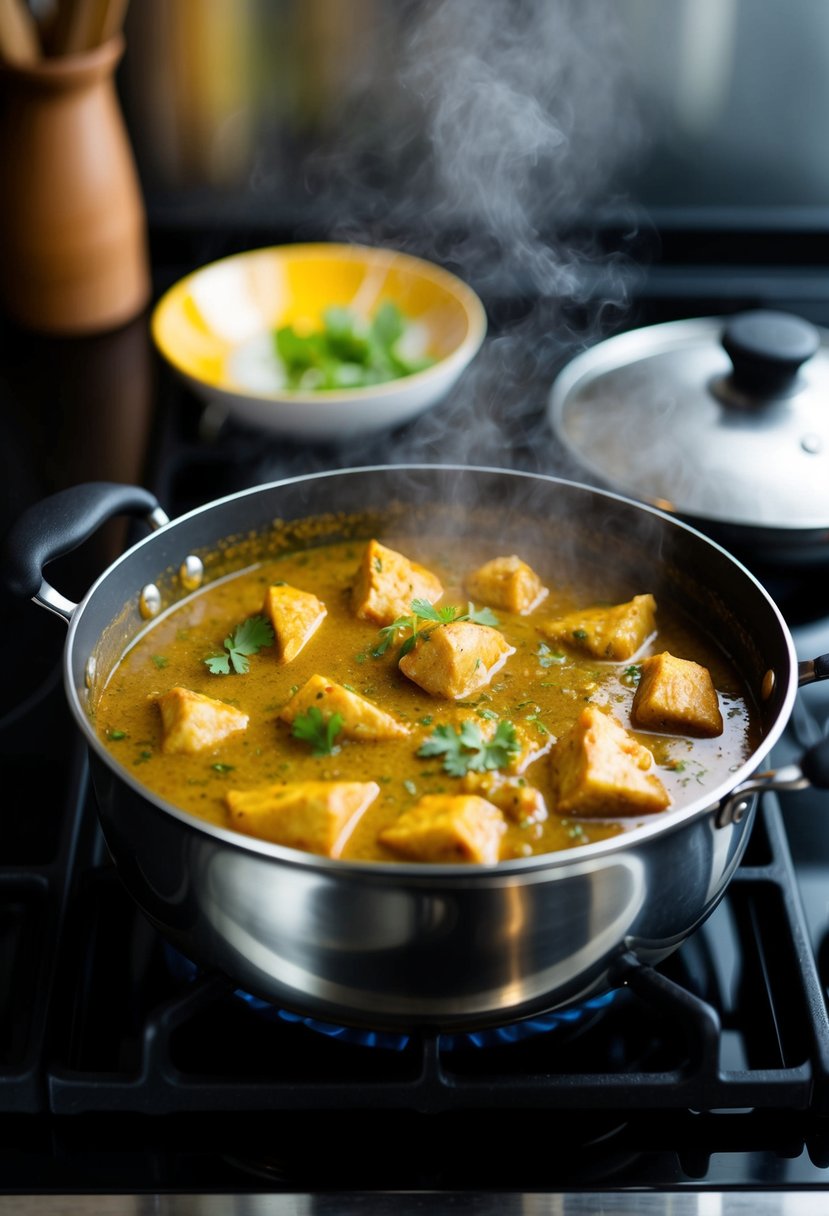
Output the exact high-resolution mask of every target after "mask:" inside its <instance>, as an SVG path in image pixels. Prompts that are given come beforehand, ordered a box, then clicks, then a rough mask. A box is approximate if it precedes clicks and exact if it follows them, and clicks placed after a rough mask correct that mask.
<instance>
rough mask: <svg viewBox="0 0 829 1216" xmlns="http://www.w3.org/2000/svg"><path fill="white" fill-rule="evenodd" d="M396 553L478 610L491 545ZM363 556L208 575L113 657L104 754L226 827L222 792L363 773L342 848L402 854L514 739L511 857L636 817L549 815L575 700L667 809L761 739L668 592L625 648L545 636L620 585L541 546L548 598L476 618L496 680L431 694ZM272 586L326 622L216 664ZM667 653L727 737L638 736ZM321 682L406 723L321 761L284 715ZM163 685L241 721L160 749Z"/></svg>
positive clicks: (710, 646)
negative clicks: (651, 783) (638, 762)
mask: <svg viewBox="0 0 829 1216" xmlns="http://www.w3.org/2000/svg"><path fill="white" fill-rule="evenodd" d="M383 543H384V544H385V545H389V546H393V545H394V544H395V541H394V539H393V538H391V539H388V538H384V541H383ZM398 547H399V549H400V550H401V551H403V552H405V554H406V556H407V557H408V558H411V559H412V560H415V561H417V562H418V563H422V565H423V567H424V568H426V569H427V570H428V571H430V572H431V573H432V574H433V575H434V576H435V578H436V579H437V580H439V583H440V585H441V586H442V589H443V592H442V595H441V596H440V598H439V599H438V600H437V601H436V604H437V608H439V609H445V611H444V618H446V619H451V616H452V615H453V613H452V609H453V608H454V615H455V617H462V616H468V615H469V613H470V612H473V613H474V611H475V609H476V608H478V607H483V605H480V604H479V603H472V602H470V595H469V588H470V586H474V585H475V584H474V579H473V575H474V573H475V571H476V570H477V569H478V568H479V567H480V566H481V565H482V564H485V563H487V562H490V561H491V560H492V559H494V558H496V557H498V556H499V554H498V552H497V551H493V549H492V547H491V546H490V545H488V544H487V543H486V541H485V540H483V541H481V543H480V544H479V545H478V546H477V548H476V546H474V545H469V544H467V543H465V544H464V547H463V550H462V552H460V553H459V552H457V550H456V549H452V551H448V550H447V546H446V542H445V541H441V540H440V539H432V540H430V539H429V538H426V537H422V538H418V541H417V543H416V544H415V543H413V542H412V540H411V539H408V538H407V539H406V540H405V541H403V540H401V541H400V542H399V545H398ZM364 555H365V543H363V542H360V541H353V540H350V541H343V542H338V543H334V544H327V545H322V546H320V547H317V548H311V549H307V550H305V551H302V552H292V553H285V554H283V555H280V556H278V557H275V558H268V559H267V560H265V561H263V562H261V563H260V564H257V565H253V566H251V567H249V568H246V569H244V570H242V571H239V572H236V573H233V574H231V575H227V576H225V577H223V578H220V579H218V580H216V581H215V582H213V583H210V584H209V585H207V586H205V587H204V588H202V589H201V590H199V591H198V592H195V593H194V594H192V595H190V596H189V597H188V598H187V599H185V600H183V601H182V602H181V603H179V604H178V605H176V606H175V607H173V608H172V609H170V610H169V611H168V612H167V613H166V614H165V615H164V616H163V617H161V618H160V619H159V620H157V621H156V622H154V623H153V625H152V626H151V627H150V628H149V629H148V630H147V631H146V632H145V633H144V635H143V636H142V637H140V638H139V639H138V640H137V641H136V642H135V643H134V644H133V645H132V647H131V648H130V650H129V651H128V652H127V653H126V654H125V655H124V656H123V658H122V659H121V661H120V662H119V663H118V664H117V666H116V667H115V669H114V671H113V673H112V675H111V676H110V678H109V680H108V683H107V686H106V688H105V689H104V690H103V692H102V694H101V696H100V699H99V701H98V704H97V707H96V711H95V725H96V730H97V732H98V734H99V736H100V738H101V739H102V741H103V742H104V743H105V745H106V747H107V748H108V750H109V751H110V753H111V754H112V756H113V757H114V759H115V760H117V761H118V762H119V763H120V764H121V765H123V767H124V768H125V769H126V770H127V771H128V772H130V773H131V774H132V775H133V776H134V777H135V779H136V780H138V781H140V782H141V783H142V784H144V785H145V786H146V787H147V789H148V790H150V791H152V792H153V793H154V794H156V795H158V796H159V797H160V798H162V799H165V800H167V801H168V802H170V803H172V804H174V805H176V806H177V807H180V808H182V809H183V810H185V811H188V812H190V813H192V814H193V815H195V816H198V817H199V818H201V819H204V820H207V821H208V822H210V823H213V824H218V825H221V826H222V827H229V826H231V825H232V822H233V821H232V819H231V817H230V811H229V800H228V795H229V793H230V792H231V791H234V792H236V793H239V792H241V793H242V794H244V792H245V791H251V790H256V789H258V788H259V787H263V786H267V785H276V786H283V785H284V786H286V787H288V786H290V787H293V786H295V784H296V783H302V782H309V783H310V782H313V783H317V788H318V783H320V782H324V783H327V782H349V783H355V782H359V783H374V784H375V785H376V786H377V787H378V792H376V794H373V795H372V797H371V799H369V804H368V805H367V807H366V808H365V809H362V810H361V813H360V814H359V817H358V818H357V819H356V822H355V824H354V826H353V827H352V828H351V829H350V831H349V833H348V835H347V838H346V839H345V842H344V844H343V846H342V849H341V850H340V851H338V855H340V856H342V857H343V858H346V859H359V860H383V861H401V860H409V859H410V858H409V857H406V856H405V855H404V854H401V852H400V851H399V850H398V849H396V848H393V847H390V846H389V845H388V844H384V843H383V842H382V840H381V836H382V835H383V833H384V831H385V832H387V838H388V839H393V838H394V832H393V831H389V829H394V827H395V825H396V824H398V823H399V821H400V820H401V816H404V815H407V814H408V813H409V812H411V811H412V810H413V808H414V807H416V806H417V805H418V804H420V803H421V802H422V800H423V799H424V798H429V797H433V796H438V795H460V794H463V793H467V794H468V793H469V792H470V791H471V790H473V789H474V791H475V793H476V796H478V797H481V798H483V799H484V800H487V791H488V789H492V788H494V785H493V782H495V783H496V784H497V779H498V778H499V777H500V776H501V775H502V774H501V773H500V771H499V770H500V769H501V768H502V767H503V768H506V766H505V765H502V764H501V763H499V759H500V756H499V753H498V751H497V746H496V741H497V739H498V738H501V739H502V740H503V739H506V738H510V739H512V740H516V739H518V740H520V742H521V747H522V754H523V755H524V757H525V763H524V764H523V765H522V767H521V768H520V771H518V772H517V773H516V772H515V771H514V770H513V776H512V777H511V778H510V788H511V790H512V791H513V793H514V794H515V801H516V807H517V811H516V813H514V814H505V815H504V816H503V821H504V823H503V831H502V834H501V836H500V838H499V849H498V857H499V858H501V859H506V858H511V857H524V856H530V855H532V854H543V853H549V852H552V851H555V850H559V849H566V848H568V847H572V846H573V845H576V844H583V843H586V842H588V841H593V840H600V839H604V838H606V837H609V836H613V835H616V834H618V833H620V832H622V831H624V830H625V828H626V827H628V826H630V825H631V824H632V823H635V822H640V821H641V820H642V818H643V817H642V816H639V817H638V818H636V817H635V816H634V817H633V818H625V819H618V820H616V821H612V820H608V819H604V818H602V817H601V816H597V815H596V814H590V815H589V816H580V815H574V814H572V813H571V814H570V815H560V814H558V813H557V811H556V805H557V794H556V785H555V781H554V780H553V771H554V770H553V759H552V757H553V756H554V755H555V746H556V743H557V741H558V740H559V739H561V738H562V737H563V736H565V735H567V732H568V731H571V729H572V728H573V725H574V723H575V722H576V721H577V719H579V715H580V714H581V713H582V711H583V710H584V709H585V707H586V706H594V707H597V708H598V709H600V710H602V711H606V712H609V713H611V714H612V715H613V717H614V719H615V720H616V721H617V722H618V723H619V724H620V725H621V726H622V727H623V728H624V729H625V730H626V731H628V732H629V733H630V736H631V738H632V739H633V740H635V742H636V743H637V744H641V745H643V746H644V748H647V750H648V752H649V753H650V755H652V757H653V773H654V774H655V775H656V776H658V779H659V781H660V782H661V783H662V785H663V786H664V788H665V790H666V791H667V801H668V803H669V804H670V806H672V807H675V806H680V805H682V804H683V802H686V803H687V802H690V801H692V800H694V799H696V798H697V797H698V796H699V794H700V793H701V792H702V790H703V788H704V787H706V786H707V787H713V786H714V785H717V784H719V783H720V782H721V781H722V780H724V779H726V778H727V776H728V774H729V773H730V772H731V771H733V770H735V769H736V768H738V767H739V766H740V765H742V764H743V762H744V761H745V760H746V759H747V758H748V757H749V756H750V755H751V754H752V752H753V751H754V750H755V749H756V747H757V745H758V743H759V727H758V726H757V725H756V724H755V722H754V717H753V710H752V706H751V702H750V699H749V696H748V693H747V689H746V687H745V685H744V682H743V680H742V678H741V677H740V675H739V673H738V671H737V670H736V669H735V667H734V666H733V664H732V663H731V662H730V660H729V659H728V657H727V656H726V655H725V654H724V653H723V652H722V651H721V650H720V649H719V648H718V646H717V645H716V643H715V642H714V641H713V640H712V639H710V638H708V637H707V636H705V635H703V634H702V633H701V632H700V631H698V630H697V629H696V628H695V626H694V625H693V623H692V622H691V621H689V620H688V619H687V618H686V617H684V615H683V614H682V613H681V612H680V610H679V609H678V608H677V606H675V605H672V604H670V603H668V602H665V601H664V600H663V599H662V598H660V600H659V602H658V604H656V610H655V617H654V620H655V629H654V631H653V633H652V634H650V635H649V637H648V638H647V641H646V643H645V645H644V646H643V647H641V648H640V650H639V651H638V652H637V653H635V654H633V655H632V656H627V657H625V658H623V659H617V658H613V657H610V658H604V657H602V658H599V657H596V656H595V655H591V654H585V653H584V652H583V649H582V648H581V647H580V646H579V638H578V637H577V636H575V635H576V634H577V633H578V631H573V636H571V637H570V638H569V640H568V638H567V637H566V636H565V637H564V639H559V640H557V641H553V640H550V633H549V629H548V628H547V626H548V625H549V622H551V621H555V620H560V619H561V618H565V619H566V618H567V616H568V614H570V613H573V612H576V611H578V610H582V609H585V608H588V607H590V608H593V607H595V606H596V605H599V606H601V604H602V603H605V604H611V605H612V604H615V603H617V602H618V598H619V595H620V594H621V592H620V590H619V589H618V588H615V587H613V588H611V587H608V588H607V589H605V590H604V591H601V589H600V591H599V592H598V593H597V589H596V587H595V586H590V587H588V586H587V585H583V586H578V585H574V584H570V583H568V584H567V585H562V584H561V583H560V582H558V581H557V578H556V570H555V567H554V564H553V563H552V561H551V559H550V557H549V556H547V557H546V563H547V564H546V565H545V555H544V554H537V555H533V554H532V553H531V552H527V553H522V554H521V555H520V556H521V558H522V559H523V560H525V561H527V562H529V563H530V564H531V566H532V567H533V569H534V570H535V571H537V574H538V577H539V579H540V580H541V582H542V583H543V586H544V589H545V592H546V594H545V595H544V596H543V597H536V598H537V602H534V603H533V604H532V605H531V606H530V608H529V609H528V610H527V609H525V610H524V611H523V612H518V611H512V610H510V609H509V608H507V609H505V608H503V607H500V606H499V607H496V608H494V609H493V610H492V614H491V615H490V616H487V617H486V618H485V619H486V620H488V621H489V620H491V619H493V616H494V620H495V621H496V623H495V624H494V625H493V624H490V625H488V626H486V628H489V629H493V630H497V633H498V635H499V639H500V641H501V645H502V649H501V657H500V659H499V661H498V663H497V665H495V666H494V668H493V671H492V675H491V677H490V678H487V679H486V681H485V682H484V683H483V684H482V685H481V686H479V687H477V688H476V689H475V690H474V691H473V692H471V693H470V694H469V695H465V696H460V697H454V696H442V695H434V693H430V692H427V691H425V690H424V688H422V687H420V686H419V685H418V684H417V683H415V682H414V680H413V679H411V678H408V677H407V675H406V674H404V671H403V670H401V667H400V661H401V650H405V649H406V643H407V638H408V637H410V636H411V634H410V633H407V631H406V629H405V628H404V627H402V626H401V627H400V628H396V629H392V630H391V631H389V630H388V629H383V627H381V626H379V625H378V623H377V621H376V620H371V619H365V618H362V617H361V616H359V615H358V614H357V613H356V612H355V610H354V601H353V591H354V586H355V581H356V580H357V578H358V571H359V569H360V565H361V561H362V559H363V557H364ZM272 587H279V588H282V587H288V588H292V589H296V590H297V591H299V592H303V593H306V597H316V599H317V600H318V601H319V602H320V604H321V605H323V606H324V617H321V619H319V620H318V621H317V622H316V624H315V626H314V628H313V630H312V632H311V634H310V636H309V637H308V639H307V641H306V642H305V643H304V644H303V645H302V646H301V648H300V649H299V650H298V653H293V652H291V655H290V657H289V658H288V659H287V660H286V658H285V655H284V654H281V653H280V648H279V645H278V638H277V639H275V640H273V641H272V642H268V643H267V644H262V645H257V646H254V647H251V648H250V653H249V654H247V655H246V656H245V659H244V661H243V662H242V663H241V664H240V667H241V668H242V669H243V670H242V671H237V670H235V669H234V666H233V664H232V663H223V662H221V661H217V656H219V658H220V659H221V658H226V656H227V654H228V653H229V651H228V647H227V644H224V649H223V643H224V640H225V639H228V640H230V639H231V638H232V636H233V634H234V630H236V629H237V628H238V627H239V625H240V624H241V623H243V622H246V621H250V620H251V618H260V617H262V616H263V611H264V605H265V604H266V603H267V597H268V592H269V588H272ZM649 590H650V589H649V588H648V587H638V588H631V589H630V593H631V594H632V595H633V596H646V595H647V594H648V593H649ZM309 602H310V601H309ZM446 619H445V620H443V621H430V620H422V619H421V620H418V621H417V622H416V623H415V624H416V627H419V628H420V629H422V630H424V631H427V632H428V630H433V631H434V630H440V629H441V628H443V627H444V625H445V624H446ZM545 630H546V631H545ZM261 636H262V635H261V634H260V639H261ZM665 652H669V653H670V654H671V655H672V656H676V657H677V658H679V659H688V660H693V661H694V662H695V663H696V664H699V665H701V666H703V667H704V668H706V669H707V671H708V672H710V675H711V679H712V681H713V685H714V687H715V689H716V697H717V700H718V703H719V708H720V710H721V715H722V731H721V733H720V734H718V735H717V736H716V737H708V738H699V737H694V736H693V735H691V734H682V733H676V732H672V733H666V734H660V733H656V732H654V731H649V730H647V731H646V730H636V729H634V728H633V726H632V720H631V709H632V705H633V699H634V696H635V693H636V688H637V684H638V682H639V679H640V675H641V666H640V664H641V662H642V660H643V659H644V658H646V657H647V656H649V655H656V654H661V653H665ZM408 653H409V654H411V653H412V643H411V642H409V647H408ZM211 658H212V660H213V662H212V663H211V662H209V660H211ZM223 668H226V671H225V670H223ZM244 668H247V670H244ZM315 677H317V678H319V679H321V680H322V681H323V682H326V681H327V682H329V684H330V685H336V686H338V687H339V688H341V689H345V690H346V692H347V693H349V694H353V695H354V696H355V697H358V698H361V699H363V700H364V701H367V702H370V703H371V705H372V706H373V707H376V709H377V710H378V711H381V713H382V714H383V715H387V716H388V717H389V718H390V719H393V720H394V722H395V723H398V724H400V726H401V727H402V728H404V729H402V730H401V731H400V732H399V733H397V734H395V735H394V737H388V738H360V737H359V736H358V735H356V736H354V737H346V735H345V734H344V733H342V732H340V733H336V734H333V735H332V736H331V738H330V739H329V740H328V743H329V745H330V747H329V750H328V751H327V753H326V746H325V740H324V739H323V742H322V747H321V748H320V747H314V746H313V745H312V743H311V742H309V738H308V737H307V736H306V737H303V734H302V731H301V730H298V729H297V717H301V718H302V720H303V721H306V720H307V714H306V715H300V714H298V713H297V714H294V715H293V720H292V719H291V715H290V714H287V713H286V707H288V706H290V705H291V704H292V702H293V701H294V699H295V698H297V696H298V694H299V693H300V690H302V689H303V688H305V687H306V686H308V687H314V685H313V684H311V685H309V683H308V682H309V681H313V679H314V678H315ZM173 689H186V690H189V691H190V692H192V693H195V694H198V695H199V696H202V697H208V698H211V699H212V700H214V701H219V702H221V703H223V704H224V705H226V706H228V707H230V708H232V709H233V710H235V711H237V713H236V714H235V715H231V717H235V718H238V719H239V720H242V719H245V720H246V725H245V726H244V729H236V730H234V731H232V732H231V733H229V734H228V735H227V736H226V737H225V738H223V739H221V740H220V741H219V742H218V743H216V744H215V745H214V746H206V747H203V748H200V749H198V750H195V751H192V752H174V753H170V752H168V751H165V748H164V726H163V721H162V714H161V712H160V709H159V699H160V698H163V697H164V696H165V695H167V694H169V693H170V690H173ZM329 720H330V719H329ZM323 726H325V723H324V722H323ZM464 738H465V739H466V740H467V741H469V740H473V741H474V740H476V739H477V740H479V741H480V744H481V747H482V748H483V749H484V752H486V756H487V760H486V769H485V770H484V771H483V772H481V770H480V769H478V770H477V771H476V769H475V767H474V766H475V765H476V764H477V763H479V759H480V755H483V754H484V752H481V751H480V749H479V752H478V753H476V751H475V748H474V746H473V745H472V744H469V743H468V742H467V744H466V745H464V744H463V743H462V742H461V740H463V739H464ZM447 740H448V741H449V743H452V744H454V745H455V759H456V762H455V764H454V765H452V764H451V763H449V760H448V756H447V751H446V750H441V747H443V744H444V743H447ZM447 747H448V743H447ZM487 749H489V750H487ZM476 755H477V756H478V757H479V759H478V760H476V758H475V757H476ZM465 762H466V763H468V764H469V765H471V766H472V768H471V773H472V776H471V778H470V776H469V775H467V776H464V775H463V772H462V770H463V768H464V763H465ZM478 773H480V776H481V779H480V780H476V777H477V774H478ZM534 808H535V809H534ZM538 808H541V809H540V810H539V809H538Z"/></svg>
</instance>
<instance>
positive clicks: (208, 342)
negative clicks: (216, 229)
mask: <svg viewBox="0 0 829 1216" xmlns="http://www.w3.org/2000/svg"><path fill="white" fill-rule="evenodd" d="M486 324H487V323H486V313H485V311H484V308H483V305H482V304H481V301H480V300H479V298H478V296H477V295H476V294H475V292H474V291H473V290H472V289H471V288H470V287H469V286H468V285H467V284H466V283H464V282H463V281H462V280H460V279H458V278H457V277H456V276H455V275H453V274H451V273H449V272H448V271H447V270H444V269H443V268H442V267H440V266H438V265H436V264H434V263H432V262H427V261H424V260H423V259H421V258H416V257H413V256H411V255H410V254H405V253H402V252H398V251H397V250H393V249H383V248H371V247H367V246H362V245H347V244H334V243H325V242H322V243H316V244H294V245H281V246H272V247H270V248H266V249H255V250H251V251H249V252H246V253H241V254H237V255H235V256H233V257H229V258H223V259H221V260H220V261H217V262H212V263H210V264H209V265H207V266H203V267H201V268H200V269H198V270H196V271H194V272H193V273H191V274H189V275H187V276H186V277H185V278H183V279H181V280H179V282H177V283H175V284H174V285H173V286H172V287H171V288H170V289H169V290H168V291H167V292H166V293H165V294H164V295H163V296H162V297H161V299H160V300H159V302H158V303H157V305H156V307H155V309H154V311H153V315H152V320H151V331H152V335H153V340H154V342H155V344H156V346H157V348H158V350H159V351H160V353H161V355H162V356H163V357H164V358H165V359H166V360H167V362H168V363H169V364H170V365H171V366H172V367H173V368H174V369H175V371H176V372H177V373H178V374H179V375H180V376H182V377H183V379H184V380H185V382H186V383H187V384H188V385H189V386H190V387H191V388H192V389H193V391H194V392H195V393H196V394H197V395H198V396H199V397H200V398H201V399H202V400H203V401H204V402H205V403H206V404H207V405H208V406H209V407H210V408H211V410H212V411H213V413H214V415H217V416H218V417H220V418H221V417H223V416H224V417H228V418H233V419H235V420H237V421H238V422H240V423H242V424H243V425H247V426H249V427H254V428H259V429H261V430H265V431H269V432H272V433H273V434H275V435H282V436H285V437H290V438H294V439H302V440H311V441H318V442H337V441H340V440H344V439H350V438H354V437H357V436H360V435H368V434H371V433H376V432H379V431H383V430H390V429H392V428H393V427H396V426H399V425H401V424H403V423H405V422H408V421H409V420H410V419H412V418H414V417H416V416H417V415H418V414H420V413H422V412H423V411H424V410H426V409H429V408H431V407H432V406H433V405H436V404H437V403H438V402H439V401H441V400H442V399H443V398H444V397H445V396H446V395H447V394H448V393H449V391H450V390H451V389H452V388H453V387H454V385H455V384H456V382H457V380H458V379H459V378H460V376H461V374H462V373H463V372H464V371H465V369H466V368H467V366H468V364H469V363H470V362H471V360H472V359H473V358H474V356H475V355H476V354H477V352H478V350H479V348H480V346H481V343H482V342H483V340H484V336H485V334H486Z"/></svg>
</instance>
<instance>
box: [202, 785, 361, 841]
mask: <svg viewBox="0 0 829 1216" xmlns="http://www.w3.org/2000/svg"><path fill="white" fill-rule="evenodd" d="M379 793H380V786H379V785H378V784H377V783H376V781H297V782H294V783H293V784H288V785H279V784H271V785H259V786H256V787H255V788H253V789H248V790H228V791H227V794H226V795H225V803H226V805H227V811H228V818H229V821H230V826H231V827H233V828H235V829H236V831H237V832H244V833H245V835H247V836H257V837H259V838H260V839H261V840H271V841H273V843H274V844H284V845H287V846H288V847H289V848H292V849H304V850H305V851H306V852H308V853H321V854H322V855H323V856H325V857H339V856H340V855H341V853H342V851H343V848H344V847H345V843H346V841H347V840H348V838H349V836H350V835H351V833H352V831H353V830H354V828H355V826H356V824H357V821H358V819H359V818H360V816H361V815H362V813H363V811H365V810H366V808H367V807H369V806H370V805H371V803H372V802H373V801H374V799H375V798H376V797H377V795H378V794H379Z"/></svg>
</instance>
